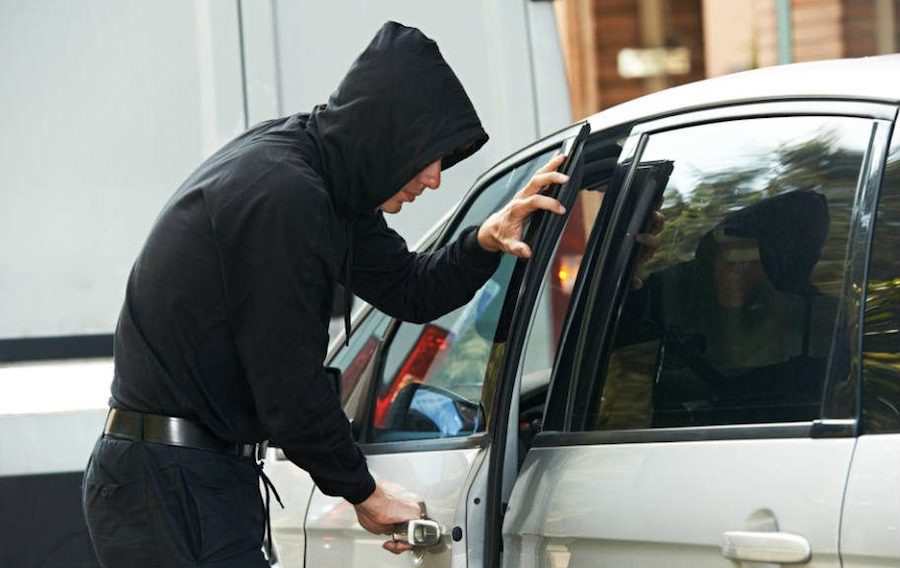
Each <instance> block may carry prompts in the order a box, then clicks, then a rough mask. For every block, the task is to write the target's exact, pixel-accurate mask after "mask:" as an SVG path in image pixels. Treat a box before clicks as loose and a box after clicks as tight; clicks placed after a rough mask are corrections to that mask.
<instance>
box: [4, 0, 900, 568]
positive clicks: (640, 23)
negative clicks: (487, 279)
mask: <svg viewBox="0 0 900 568" xmlns="http://www.w3.org/2000/svg"><path fill="white" fill-rule="evenodd" d="M898 18H900V0H555V1H546V0H454V1H453V2H447V3H444V2H437V1H430V2H421V1H416V0H377V1H375V0H373V1H368V2H357V1H352V0H330V1H329V2H311V1H305V2H296V1H290V0H190V1H189V0H155V1H152V2H150V1H141V0H0V70H2V75H0V110H2V112H0V298H2V300H0V512H2V523H3V525H2V526H3V530H2V531H0V566H82V565H83V566H92V565H94V564H95V562H94V561H93V560H92V553H91V550H90V544H89V542H88V541H87V537H86V534H85V531H84V526H83V522H82V521H81V517H80V506H79V489H78V486H79V483H80V478H81V471H82V470H83V467H84V465H85V461H86V460H87V456H88V454H89V453H90V448H91V445H92V444H93V442H94V440H95V439H96V437H97V435H98V434H99V431H100V428H101V426H102V422H103V418H104V416H105V408H106V401H107V398H108V396H109V389H108V387H109V382H110V380H111V373H112V366H111V361H110V357H111V355H112V334H113V332H114V329H115V323H116V318H117V315H118V310H119V308H120V306H121V302H122V298H123V293H124V285H125V281H126V278H127V275H128V271H129V270H130V267H131V263H132V262H133V260H134V258H135V256H136V255H137V253H138V251H139V249H140V246H141V244H142V242H143V239H144V238H145V236H146V234H147V233H148V231H149V229H150V227H151V225H152V223H153V220H154V218H155V217H156V214H157V213H158V211H159V210H160V208H161V207H162V205H163V204H164V202H165V201H166V199H168V197H169V195H171V194H172V193H173V192H174V191H175V189H176V188H177V187H178V185H179V184H180V183H181V181H182V180H183V179H184V178H185V177H187V175H188V174H189V173H190V172H191V171H192V170H193V169H194V168H195V167H196V166H197V165H198V164H199V163H200V162H201V161H202V160H203V159H205V158H206V157H207V156H209V155H210V154H211V153H212V152H214V151H215V150H216V149H217V148H218V147H220V146H221V145H222V144H224V143H225V142H227V141H228V140H230V139H231V138H233V137H234V136H236V135H237V134H239V133H240V132H242V131H243V130H244V129H246V128H247V127H248V126H250V125H252V124H254V123H256V122H259V121H262V120H266V119H269V118H274V117H278V116H286V115H289V114H294V113H297V112H307V111H309V110H310V109H311V108H312V107H313V106H314V105H316V104H320V103H324V102H326V101H327V99H328V95H329V93H331V91H332V90H333V89H334V88H335V87H336V85H337V84H338V82H339V81H340V79H341V77H342V76H343V75H344V73H345V71H346V70H347V68H348V67H349V65H350V63H351V62H352V60H353V59H354V57H355V56H356V55H357V54H358V53H359V52H360V51H361V50H362V49H363V48H364V47H365V45H366V44H367V43H368V41H369V40H370V39H371V37H372V36H373V35H374V33H375V32H376V30H377V29H378V28H379V27H380V25H381V24H382V23H383V22H384V21H386V20H397V21H400V22H401V23H404V24H406V25H410V26H415V27H419V28H420V29H422V31H423V32H424V33H425V34H426V35H429V36H430V37H432V38H433V39H435V40H436V41H437V43H438V45H439V46H440V48H441V51H442V53H443V54H444V56H445V58H446V59H447V60H448V62H449V63H450V64H451V66H452V67H453V68H454V69H455V70H456V72H457V74H458V75H459V77H460V79H461V81H462V83H463V84H464V85H465V87H466V89H467V91H468V93H469V95H470V97H471V98H472V100H473V103H474V104H475V107H476V109H477V110H478V112H479V114H480V116H481V117H482V120H483V122H484V125H485V128H486V130H487V131H488V133H489V134H490V135H491V140H490V142H489V143H488V144H487V145H486V146H485V147H484V148H483V149H482V150H481V151H480V152H479V153H478V154H476V155H475V156H474V157H473V158H471V159H470V160H467V161H466V162H464V163H463V164H460V165H459V166H457V167H454V168H453V169H452V170H450V171H448V172H447V174H446V175H445V176H444V180H443V185H442V188H441V190H440V191H438V192H434V193H430V194H429V195H428V198H427V199H422V200H419V201H417V202H416V204H415V206H413V207H408V208H405V209H404V211H403V212H402V213H401V214H400V215H397V216H395V217H392V218H390V222H391V224H392V226H394V227H395V228H396V229H397V230H398V231H399V232H400V233H401V234H402V235H403V236H404V237H406V238H407V240H408V241H409V242H410V244H413V243H415V241H416V240H418V239H419V238H420V237H422V236H423V235H424V234H425V233H426V232H427V230H428V229H429V228H430V227H431V226H432V225H433V224H434V223H435V222H437V221H438V220H439V219H440V218H441V216H442V215H444V214H445V213H446V212H447V211H449V210H450V209H452V208H453V206H454V205H455V203H456V202H457V201H458V200H459V199H460V198H461V197H462V196H463V194H464V193H465V191H466V190H467V189H468V188H469V187H471V185H472V184H473V182H474V181H475V180H476V178H477V177H478V176H479V175H480V174H481V173H483V172H485V171H486V170H487V169H489V168H490V167H491V166H492V165H493V164H494V163H496V162H497V161H499V160H500V159H502V158H503V157H505V156H506V155H508V154H510V153H512V152H514V151H516V150H517V149H518V148H521V147H522V146H524V145H527V144H529V143H530V142H533V141H534V140H536V139H538V138H540V137H542V136H545V135H547V134H549V133H551V132H553V131H555V130H557V129H559V128H562V127H564V126H566V125H568V124H569V123H571V122H572V121H574V120H577V119H580V118H584V117H586V116H589V115H591V114H593V113H595V112H597V111H600V110H603V109H606V108H609V107H611V106H614V105H616V104H619V103H621V102H624V101H627V100H629V99H633V98H635V97H639V96H641V95H644V94H647V93H650V92H653V91H658V90H661V89H665V88H667V87H671V86H675V85H679V84H683V83H688V82H692V81H697V80H701V79H704V78H707V77H712V76H716V75H723V74H727V73H734V72H739V71H742V70H747V69H752V68H757V67H763V66H769V65H778V64H784V63H790V62H796V61H810V60H816V59H831V58H840V57H859V56H866V55H875V54H882V53H893V52H895V51H896V46H897V42H898Z"/></svg>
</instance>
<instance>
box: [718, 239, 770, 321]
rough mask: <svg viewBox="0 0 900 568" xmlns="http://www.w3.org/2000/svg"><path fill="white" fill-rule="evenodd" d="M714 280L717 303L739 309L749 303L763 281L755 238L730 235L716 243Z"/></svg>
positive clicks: (763, 275)
mask: <svg viewBox="0 0 900 568" xmlns="http://www.w3.org/2000/svg"><path fill="white" fill-rule="evenodd" d="M713 279H714V283H715V290H716V299H717V300H718V301H719V305H722V306H726V307H731V308H739V307H742V306H745V305H747V304H749V303H750V302H752V301H753V300H754V299H755V298H756V295H757V293H758V292H759V289H760V287H761V286H762V285H763V283H764V282H765V280H766V273H765V270H763V267H762V264H761V263H760V261H759V249H758V247H757V243H756V241H754V240H751V239H741V238H737V237H731V238H729V239H728V242H723V243H718V246H717V248H716V258H715V267H714V270H713Z"/></svg>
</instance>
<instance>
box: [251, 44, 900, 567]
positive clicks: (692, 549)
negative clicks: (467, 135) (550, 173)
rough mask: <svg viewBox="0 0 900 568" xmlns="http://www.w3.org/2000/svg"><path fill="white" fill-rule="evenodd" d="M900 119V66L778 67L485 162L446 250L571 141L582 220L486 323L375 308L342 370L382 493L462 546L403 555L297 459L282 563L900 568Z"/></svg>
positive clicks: (539, 242) (281, 474) (280, 519)
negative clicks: (655, 222)
mask: <svg viewBox="0 0 900 568" xmlns="http://www.w3.org/2000/svg"><path fill="white" fill-rule="evenodd" d="M898 104H900V56H884V57H874V58H868V59H860V60H841V61H831V62H819V63H808V64H797V65H788V66H782V67H774V68H768V69H762V70H757V71H750V72H747V73H741V74H736V75H731V76H726V77H722V78H717V79H712V80H708V81H703V82H699V83H695V84H691V85H686V86H682V87H678V88H674V89H670V90H667V91H663V92H660V93H656V94H653V95H649V96H646V97H643V98H641V99H638V100H635V101H632V102H629V103H626V104H624V105H621V106H618V107H615V108H612V109H609V110H607V111H604V112H601V113H599V114H596V115H594V116H592V117H590V118H589V119H588V120H586V121H584V122H582V123H578V124H575V125H573V126H572V127H570V128H568V129H566V130H563V131H561V132H559V133H557V134H554V135H552V136H550V137H548V138H545V139H543V140H541V141H539V142H537V143H535V144H533V145H531V146H529V147H527V148H525V149H523V150H521V151H520V152H518V153H516V154H514V155H513V156H510V157H509V158H508V159H506V160H504V161H503V162H501V163H500V164H498V165H497V166H495V167H494V168H493V169H491V170H490V171H488V172H486V173H485V174H484V175H483V176H482V177H481V178H480V179H479V180H478V182H477V183H476V184H475V186H474V188H473V189H472V191H471V192H470V194H469V195H468V196H467V198H466V199H465V200H464V201H463V202H462V204H461V205H460V207H459V208H458V210H457V211H456V212H455V213H453V214H452V216H450V217H449V218H448V219H447V220H446V221H445V223H443V224H442V225H441V226H440V227H439V228H438V230H437V232H436V234H435V235H433V239H432V242H431V245H432V246H439V245H441V244H442V243H444V242H446V241H447V240H448V239H452V238H453V237H454V236H455V235H456V234H457V233H458V232H459V231H460V230H461V228H463V227H465V226H467V225H471V224H477V223H479V222H481V221H482V220H483V219H484V218H485V217H487V215H489V214H490V213H491V212H492V211H494V210H495V209H496V208H497V207H499V206H500V205H501V204H503V203H505V202H506V200H507V199H508V198H509V197H510V195H511V194H512V192H514V191H516V190H517V189H518V188H519V187H520V186H521V185H522V183H523V182H524V181H525V180H527V179H528V178H529V176H530V175H531V173H532V172H534V171H535V170H536V169H537V168H538V167H539V166H541V165H543V164H544V163H546V162H547V160H548V158H549V157H550V156H551V155H552V154H553V153H555V152H560V151H563V152H565V153H566V154H567V155H568V156H569V164H568V167H569V168H570V171H571V172H572V174H573V175H572V179H571V181H570V182H569V183H568V184H567V185H565V186H563V187H561V188H555V191H556V192H557V195H558V197H559V198H560V199H561V200H562V201H563V203H564V204H565V205H566V207H567V209H568V213H567V214H566V215H565V216H563V217H558V216H550V215H543V216H539V217H537V218H535V219H534V220H533V221H532V222H531V225H530V227H529V230H528V233H529V236H528V238H529V239H531V241H532V242H533V243H534V245H533V248H534V255H533V257H532V258H531V259H530V260H529V261H527V262H526V261H517V260H516V259H515V258H514V257H512V256H507V257H505V258H504V260H503V262H502V263H501V266H500V268H499V269H498V271H497V273H496V274H495V275H494V276H493V278H492V279H491V280H490V281H489V282H488V283H487V284H486V285H485V286H484V287H483V288H482V289H481V290H480V291H479V292H478V293H477V294H476V296H475V298H474V299H473V300H472V301H471V302H470V303H469V304H468V305H467V306H464V307H462V308H460V309H458V310H456V311H454V312H452V313H450V314H448V315H445V316H443V317H441V318H439V319H437V320H435V321H433V322H430V323H428V324H424V325H420V324H412V323H404V322H400V321H397V320H394V319H392V318H390V317H388V316H386V315H385V314H382V313H380V312H379V311H377V310H375V309H370V310H368V311H366V312H365V313H363V314H362V315H361V316H360V317H358V318H356V321H355V325H354V327H353V332H352V334H351V337H350V342H349V346H347V347H344V346H343V344H342V342H341V341H337V342H335V344H334V345H335V347H334V348H333V349H332V351H331V353H330V355H329V359H328V364H329V365H331V366H332V367H336V368H337V369H339V370H340V373H341V395H342V398H343V401H344V408H345V412H346V414H347V416H348V418H350V419H351V420H352V421H353V423H354V425H355V431H356V433H357V435H358V441H359V443H360V445H361V447H362V448H363V450H364V452H365V453H366V455H367V459H368V463H369V468H370V469H371V471H372V472H373V475H374V476H375V477H376V478H377V479H378V480H381V481H385V482H388V483H390V486H391V488H392V490H393V491H394V492H396V493H398V494H403V495H406V496H409V497H411V498H414V499H416V500H418V501H424V502H425V503H426V505H427V516H428V518H429V519H431V520H433V521H434V523H436V525H437V526H438V527H439V530H440V534H441V538H440V541H439V542H438V543H437V544H436V545H434V546H430V547H427V548H425V547H419V548H417V549H415V550H414V551H413V552H411V553H406V554H404V555H401V556H394V555H391V554H389V553H387V552H385V551H383V550H382V549H381V548H380V544H381V542H382V541H383V540H384V538H385V537H380V536H375V535H371V534H368V533H366V532H365V531H364V530H363V529H362V528H361V527H360V526H359V525H358V524H357V522H356V517H355V515H354V511H353V508H352V507H351V506H350V505H349V504H348V503H346V502H344V501H342V500H340V499H336V498H332V497H328V496H326V495H323V494H322V493H321V492H319V491H318V490H316V489H314V488H313V486H312V484H311V482H310V481H309V477H308V476H307V475H306V474H305V473H304V472H303V471H302V470H300V469H299V468H297V467H295V466H294V465H293V464H291V463H290V462H289V461H285V460H284V459H283V456H281V455H280V454H279V452H278V451H277V450H275V449H273V450H271V453H270V459H269V460H268V463H267V464H266V467H267V472H268V474H269V476H270V477H271V478H272V480H273V481H274V482H275V485H276V486H277V487H278V489H279V490H280V491H281V493H282V494H283V495H284V496H285V497H287V499H286V505H287V508H286V509H285V510H283V511H282V510H280V509H279V508H278V507H277V506H276V507H274V509H273V515H274V516H273V527H274V532H275V539H276V545H277V552H278V561H279V562H280V565H282V566H301V565H305V566H315V567H322V566H340V567H346V566H365V567H366V568H373V567H375V566H407V565H410V563H411V562H412V563H413V564H414V565H416V564H421V565H425V566H469V567H472V566H498V565H503V566H548V567H554V568H556V567H573V566H640V567H642V568H650V567H654V566H660V567H662V566H666V567H670V566H685V567H688V566H689V567H703V566H709V567H730V566H737V565H744V566H763V565H765V566H769V565H782V564H803V565H808V566H844V567H850V566H888V565H890V566H897V565H900V537H898V533H900V332H898V329H900V230H898V229H900V135H895V133H894V125H895V121H896V117H897V111H898ZM585 125H587V126H586V127H585ZM583 128H586V130H584V131H583V133H584V134H587V137H586V138H585V137H584V136H582V137H578V134H579V132H581V131H582V129H583ZM655 207H660V208H661V211H662V213H663V214H664V215H665V218H666V221H665V226H664V228H663V230H662V233H661V234H659V242H660V245H659V248H658V249H657V250H656V251H655V254H653V255H652V256H651V257H650V258H649V259H646V258H644V259H643V260H639V257H641V256H642V255H641V247H640V245H639V244H638V243H637V242H636V241H635V240H634V238H633V236H634V234H635V233H639V232H642V231H646V230H647V229H648V228H650V227H651V225H652V223H650V215H651V211H652V210H653V209H654V208H655ZM635 267H637V274H633V273H634V271H635ZM634 276H638V277H639V278H640V279H641V280H642V282H643V286H642V287H641V288H639V289H638V288H637V287H636V284H635V282H634Z"/></svg>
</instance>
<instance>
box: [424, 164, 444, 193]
mask: <svg viewBox="0 0 900 568" xmlns="http://www.w3.org/2000/svg"><path fill="white" fill-rule="evenodd" d="M419 181H420V182H421V183H422V185H424V186H425V187H428V188H430V189H437V188H439V187H440V186H441V161H440V160H438V161H436V162H434V163H432V164H431V165H429V166H428V167H427V168H425V170H424V171H423V172H422V175H421V176H420V177H419Z"/></svg>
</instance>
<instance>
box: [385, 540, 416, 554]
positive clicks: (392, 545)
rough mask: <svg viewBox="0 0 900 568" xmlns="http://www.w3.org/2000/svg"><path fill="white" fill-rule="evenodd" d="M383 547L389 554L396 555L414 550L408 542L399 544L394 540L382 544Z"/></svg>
mask: <svg viewBox="0 0 900 568" xmlns="http://www.w3.org/2000/svg"><path fill="white" fill-rule="evenodd" d="M381 547H382V548H383V549H385V550H387V551H389V552H393V553H394V554H400V553H403V552H406V551H407V550H412V548H413V547H412V545H411V544H409V543H408V542H397V541H394V540H389V541H387V542H384V543H382V544H381Z"/></svg>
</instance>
